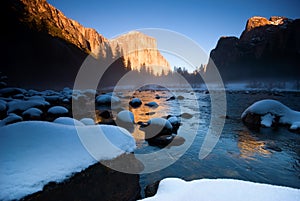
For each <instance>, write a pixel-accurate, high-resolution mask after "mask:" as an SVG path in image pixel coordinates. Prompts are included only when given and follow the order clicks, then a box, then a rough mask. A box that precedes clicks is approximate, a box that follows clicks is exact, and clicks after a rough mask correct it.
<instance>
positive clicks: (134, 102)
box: [129, 98, 142, 108]
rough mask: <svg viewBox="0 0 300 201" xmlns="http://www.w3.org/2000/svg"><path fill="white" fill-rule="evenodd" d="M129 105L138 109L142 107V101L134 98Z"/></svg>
mask: <svg viewBox="0 0 300 201" xmlns="http://www.w3.org/2000/svg"><path fill="white" fill-rule="evenodd" d="M129 105H130V106H131V107H133V108H138V107H140V106H141V105H142V101H141V100H140V99H139V98H133V99H131V100H130V101H129Z"/></svg>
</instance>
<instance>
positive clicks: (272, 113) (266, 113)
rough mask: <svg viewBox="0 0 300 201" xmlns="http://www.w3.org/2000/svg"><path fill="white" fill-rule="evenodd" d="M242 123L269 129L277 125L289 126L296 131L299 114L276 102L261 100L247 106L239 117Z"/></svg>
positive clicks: (298, 127)
mask: <svg viewBox="0 0 300 201" xmlns="http://www.w3.org/2000/svg"><path fill="white" fill-rule="evenodd" d="M241 118H242V120H243V122H244V123H246V124H248V125H252V126H260V125H262V126H265V127H271V126H276V125H278V124H284V125H290V129H292V130H297V129H300V126H299V124H298V123H297V122H300V112H298V111H294V110H292V109H290V108H288V107H287V106H285V105H284V104H282V103H280V102H279V101H276V100H269V99H267V100H261V101H257V102H255V103H254V104H252V105H251V106H249V107H248V108H247V109H246V110H245V111H244V112H243V114H242V116H241Z"/></svg>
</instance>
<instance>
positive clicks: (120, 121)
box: [116, 110, 134, 132]
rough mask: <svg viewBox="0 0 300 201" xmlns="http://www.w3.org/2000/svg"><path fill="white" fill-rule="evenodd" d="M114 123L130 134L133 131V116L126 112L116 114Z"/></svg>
mask: <svg viewBox="0 0 300 201" xmlns="http://www.w3.org/2000/svg"><path fill="white" fill-rule="evenodd" d="M116 123H117V125H118V126H121V127H123V128H126V129H127V130H128V131H130V132H132V131H133V129H134V115H133V113H132V112H130V111H128V110H123V111H121V112H119V113H118V114H117V118H116Z"/></svg>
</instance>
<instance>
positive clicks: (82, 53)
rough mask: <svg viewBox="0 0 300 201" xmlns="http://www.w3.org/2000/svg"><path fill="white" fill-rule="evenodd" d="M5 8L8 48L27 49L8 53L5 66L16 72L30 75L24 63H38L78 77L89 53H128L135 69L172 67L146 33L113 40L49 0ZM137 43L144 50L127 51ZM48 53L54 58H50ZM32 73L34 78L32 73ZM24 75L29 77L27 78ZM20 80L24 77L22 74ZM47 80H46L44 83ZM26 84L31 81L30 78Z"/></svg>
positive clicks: (31, 67)
mask: <svg viewBox="0 0 300 201" xmlns="http://www.w3.org/2000/svg"><path fill="white" fill-rule="evenodd" d="M2 9H3V13H4V16H5V17H4V19H2V20H4V21H5V26H6V30H7V33H2V35H3V38H6V39H8V40H7V41H6V42H5V45H6V46H7V47H8V48H12V47H13V46H15V47H16V48H17V49H22V50H25V49H26V52H25V53H24V55H22V54H20V55H18V54H16V52H15V53H14V56H13V55H11V54H10V53H9V52H6V54H8V55H6V56H5V57H4V58H7V60H5V62H4V63H5V65H6V66H7V67H9V68H11V69H14V70H16V71H24V73H25V74H26V71H25V70H24V69H21V66H22V68H23V67H25V66H26V68H27V69H28V71H37V70H40V69H38V67H37V66H38V65H41V66H42V65H43V66H45V68H46V67H47V68H51V69H52V71H54V69H55V68H65V69H67V70H68V71H70V74H72V75H70V76H72V77H73V79H74V78H75V77H74V74H75V72H76V71H78V68H79V67H80V64H81V63H82V62H83V61H84V57H86V56H87V55H88V54H92V55H94V56H95V57H97V58H99V59H111V58H118V57H120V56H122V54H123V53H124V54H125V57H124V58H125V60H126V61H125V64H127V63H128V62H127V61H128V60H132V62H130V64H131V68H133V69H139V67H140V66H141V65H142V64H145V65H146V66H149V67H150V68H151V67H152V68H155V66H160V67H161V68H164V69H168V70H169V69H170V65H169V63H168V62H167V60H166V59H165V58H164V57H163V56H162V55H161V54H160V52H159V51H158V50H157V47H156V40H155V39H154V38H152V37H150V36H147V35H145V34H142V33H138V32H136V33H135V34H134V35H132V33H129V36H126V34H125V35H124V36H120V37H119V38H117V39H115V40H112V41H110V40H108V39H107V38H105V37H104V36H103V35H101V34H99V33H98V32H97V31H96V30H95V29H92V28H86V27H84V26H82V25H81V24H79V23H78V22H76V21H75V20H72V19H69V18H67V17H66V16H65V15H64V14H63V13H62V12H61V11H59V10H58V9H56V8H55V7H53V6H52V5H50V4H48V3H47V1H46V0H9V1H6V2H4V6H3V7H2ZM21 38H22V39H21ZM50 43H51V44H50ZM135 43H136V44H138V45H136V46H137V47H138V48H139V49H141V51H138V50H136V51H137V53H130V54H127V49H128V47H133V46H134V45H135ZM131 50H132V49H131ZM150 50H151V51H150ZM42 52H44V54H43V53H42ZM58 52H59V53H60V54H58ZM47 54H48V57H52V59H50V58H48V57H47V56H46V55H47ZM25 55H26V56H27V57H25ZM63 55H64V56H65V58H63ZM15 57H21V58H23V57H24V59H25V61H27V63H28V65H25V66H24V63H22V62H17V61H11V60H15ZM33 57H34V58H33ZM36 57H39V58H40V60H41V61H40V62H37V61H35V60H36V59H37V58H36ZM57 57H59V59H57ZM74 57H75V58H74ZM76 57H77V58H76ZM8 58H9V59H10V60H9V59H8ZM26 58H27V59H26ZM29 58H30V59H29ZM42 58H43V60H42ZM70 60H73V61H70ZM42 61H44V62H42ZM25 63H26V62H25ZM71 63H72V64H71ZM58 65H59V67H58ZM35 68H36V69H35ZM45 68H43V69H45ZM0 71H3V72H4V73H6V72H7V71H9V70H8V69H4V70H2V69H1V70H0ZM48 71H49V70H48ZM59 71H62V69H58V71H57V72H59ZM73 71H74V72H73ZM46 72H47V70H46ZM49 73H50V72H49ZM8 74H10V75H11V76H10V77H12V74H13V73H12V72H8ZM25 74H24V76H25ZM50 74H51V73H50ZM50 74H49V75H50ZM75 75H76V74H75ZM28 76H29V77H30V75H28ZM40 76H41V75H40ZM23 78H24V79H25V77H23ZM17 79H19V80H21V78H20V77H18V78H17ZM46 80H47V79H46ZM46 80H44V79H42V81H44V82H45V81H46ZM29 82H30V81H29ZM26 83H28V82H27V81H26Z"/></svg>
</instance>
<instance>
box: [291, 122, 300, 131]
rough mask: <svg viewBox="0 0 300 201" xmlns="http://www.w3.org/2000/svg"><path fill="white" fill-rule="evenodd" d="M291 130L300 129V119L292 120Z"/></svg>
mask: <svg viewBox="0 0 300 201" xmlns="http://www.w3.org/2000/svg"><path fill="white" fill-rule="evenodd" d="M290 129H291V130H297V129H300V121H296V122H294V123H293V124H292V125H291V127H290Z"/></svg>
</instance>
